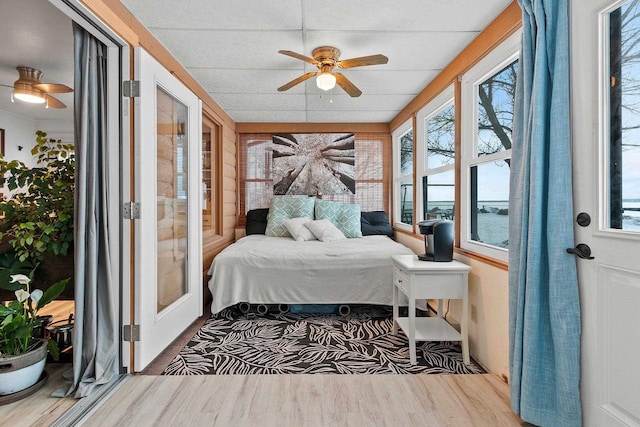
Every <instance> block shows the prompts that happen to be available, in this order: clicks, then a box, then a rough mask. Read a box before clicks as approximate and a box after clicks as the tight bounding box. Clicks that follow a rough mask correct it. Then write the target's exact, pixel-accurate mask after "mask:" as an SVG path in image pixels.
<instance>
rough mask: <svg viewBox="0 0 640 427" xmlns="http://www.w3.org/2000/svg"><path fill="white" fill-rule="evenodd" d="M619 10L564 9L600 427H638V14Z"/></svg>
mask: <svg viewBox="0 0 640 427" xmlns="http://www.w3.org/2000/svg"><path fill="white" fill-rule="evenodd" d="M624 3H625V2H620V1H618V2H615V3H614V2H613V1H612V0H579V1H578V0H573V1H572V2H571V66H572V72H571V78H572V85H571V97H572V100H571V110H572V111H571V115H572V141H573V145H572V150H573V153H572V155H573V160H574V162H573V176H574V194H575V196H574V199H575V206H576V211H575V212H576V215H577V214H578V213H580V212H585V213H588V214H589V215H590V217H591V223H590V224H589V225H585V226H581V225H578V224H577V223H576V226H575V229H576V243H583V244H586V245H588V246H589V247H590V249H591V252H592V253H591V256H593V257H594V258H593V259H578V278H579V284H580V298H581V309H582V327H583V329H582V381H581V392H582V404H583V411H584V425H585V426H598V427H608V426H624V425H626V426H640V363H638V359H639V358H640V209H638V208H640V173H638V171H639V170H640V130H639V127H640V113H639V111H640V110H638V104H637V102H638V99H640V98H639V97H638V95H640V86H638V85H637V83H635V82H640V66H638V65H640V61H639V59H640V56H639V55H638V53H640V31H639V30H640V18H639V17H636V14H637V13H638V12H639V11H640V8H638V7H637V6H636V5H637V3H638V1H635V2H634V1H630V2H628V3H626V6H623V8H622V9H620V6H622V5H623V4H624ZM629 6H631V8H630V7H629ZM616 10H618V12H616ZM619 12H621V13H619ZM612 19H613V21H612ZM616 20H618V21H616ZM620 23H622V27H621V26H620ZM611 30H613V32H611ZM615 34H617V36H616V35H615ZM610 35H613V38H612V39H613V42H611V41H610V38H611V37H610ZM616 58H617V59H616ZM610 64H611V65H610ZM620 67H621V68H622V69H621V70H620V69H619V68H620ZM620 71H621V72H620ZM551 208H553V207H551ZM576 222H577V221H576ZM583 253H584V252H583Z"/></svg>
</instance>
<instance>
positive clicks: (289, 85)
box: [278, 71, 318, 92]
mask: <svg viewBox="0 0 640 427" xmlns="http://www.w3.org/2000/svg"><path fill="white" fill-rule="evenodd" d="M316 74H318V72H317V71H309V72H308V73H307V74H303V75H301V76H300V77H298V78H297V79H294V80H291V81H290V82H289V83H287V84H285V85H282V86H280V87H279V88H278V92H283V91H285V90H288V89H291V88H292V87H294V86H295V85H297V84H298V83H302V82H303V81H305V80H308V79H310V78H311V77H313V76H315V75H316Z"/></svg>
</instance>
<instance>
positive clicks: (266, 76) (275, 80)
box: [188, 68, 305, 94]
mask: <svg viewBox="0 0 640 427" xmlns="http://www.w3.org/2000/svg"><path fill="white" fill-rule="evenodd" d="M188 71H189V72H190V73H191V75H192V76H193V77H194V78H195V79H196V80H198V82H199V83H200V85H202V87H204V89H205V90H206V91H208V92H217V93H238V94H239V93H278V88H279V87H280V86H282V85H284V84H286V83H287V82H289V81H291V80H293V79H295V78H297V77H299V76H300V75H301V74H303V73H304V71H303V70H242V69H213V68H190V69H189V70H188ZM304 88H305V86H304V84H299V85H296V86H294V87H292V88H291V89H289V90H288V91H287V92H286V93H288V94H290V93H304Z"/></svg>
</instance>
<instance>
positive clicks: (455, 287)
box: [391, 255, 471, 365]
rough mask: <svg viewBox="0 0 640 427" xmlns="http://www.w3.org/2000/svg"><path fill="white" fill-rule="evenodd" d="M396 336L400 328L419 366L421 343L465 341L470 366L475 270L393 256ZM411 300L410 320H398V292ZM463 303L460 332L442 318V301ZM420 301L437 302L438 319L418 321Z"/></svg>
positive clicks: (461, 266)
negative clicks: (471, 286) (470, 300)
mask: <svg viewBox="0 0 640 427" xmlns="http://www.w3.org/2000/svg"><path fill="white" fill-rule="evenodd" d="M391 259H392V261H393V266H394V269H393V320H394V321H393V334H394V335H396V334H397V333H398V326H400V327H401V328H402V330H403V331H404V332H405V333H406V334H407V337H408V338H409V356H410V361H411V364H412V365H415V364H416V340H417V341H461V346H462V358H463V360H464V363H465V364H469V363H470V361H469V337H468V320H469V307H468V300H467V298H468V295H469V287H468V286H469V285H468V283H469V281H468V278H469V271H470V270H471V267H469V266H468V265H466V264H463V263H461V262H459V261H451V262H433V261H420V260H419V259H418V258H417V257H416V256H415V255H393V256H392V257H391ZM399 291H400V292H402V293H404V294H405V295H406V296H407V298H408V299H409V316H408V317H399V316H398V292H399ZM447 298H450V299H461V300H462V319H461V322H460V332H458V331H456V330H455V329H454V328H453V326H451V325H450V324H449V323H448V322H447V321H446V320H445V319H444V318H443V317H442V299H447ZM416 299H437V300H438V317H418V318H417V319H416Z"/></svg>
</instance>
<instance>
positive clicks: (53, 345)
mask: <svg viewBox="0 0 640 427" xmlns="http://www.w3.org/2000/svg"><path fill="white" fill-rule="evenodd" d="M47 349H48V350H49V354H50V355H51V357H52V358H53V360H55V361H56V362H57V361H58V359H60V349H59V348H58V343H57V342H55V341H54V340H49V342H48V343H47Z"/></svg>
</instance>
